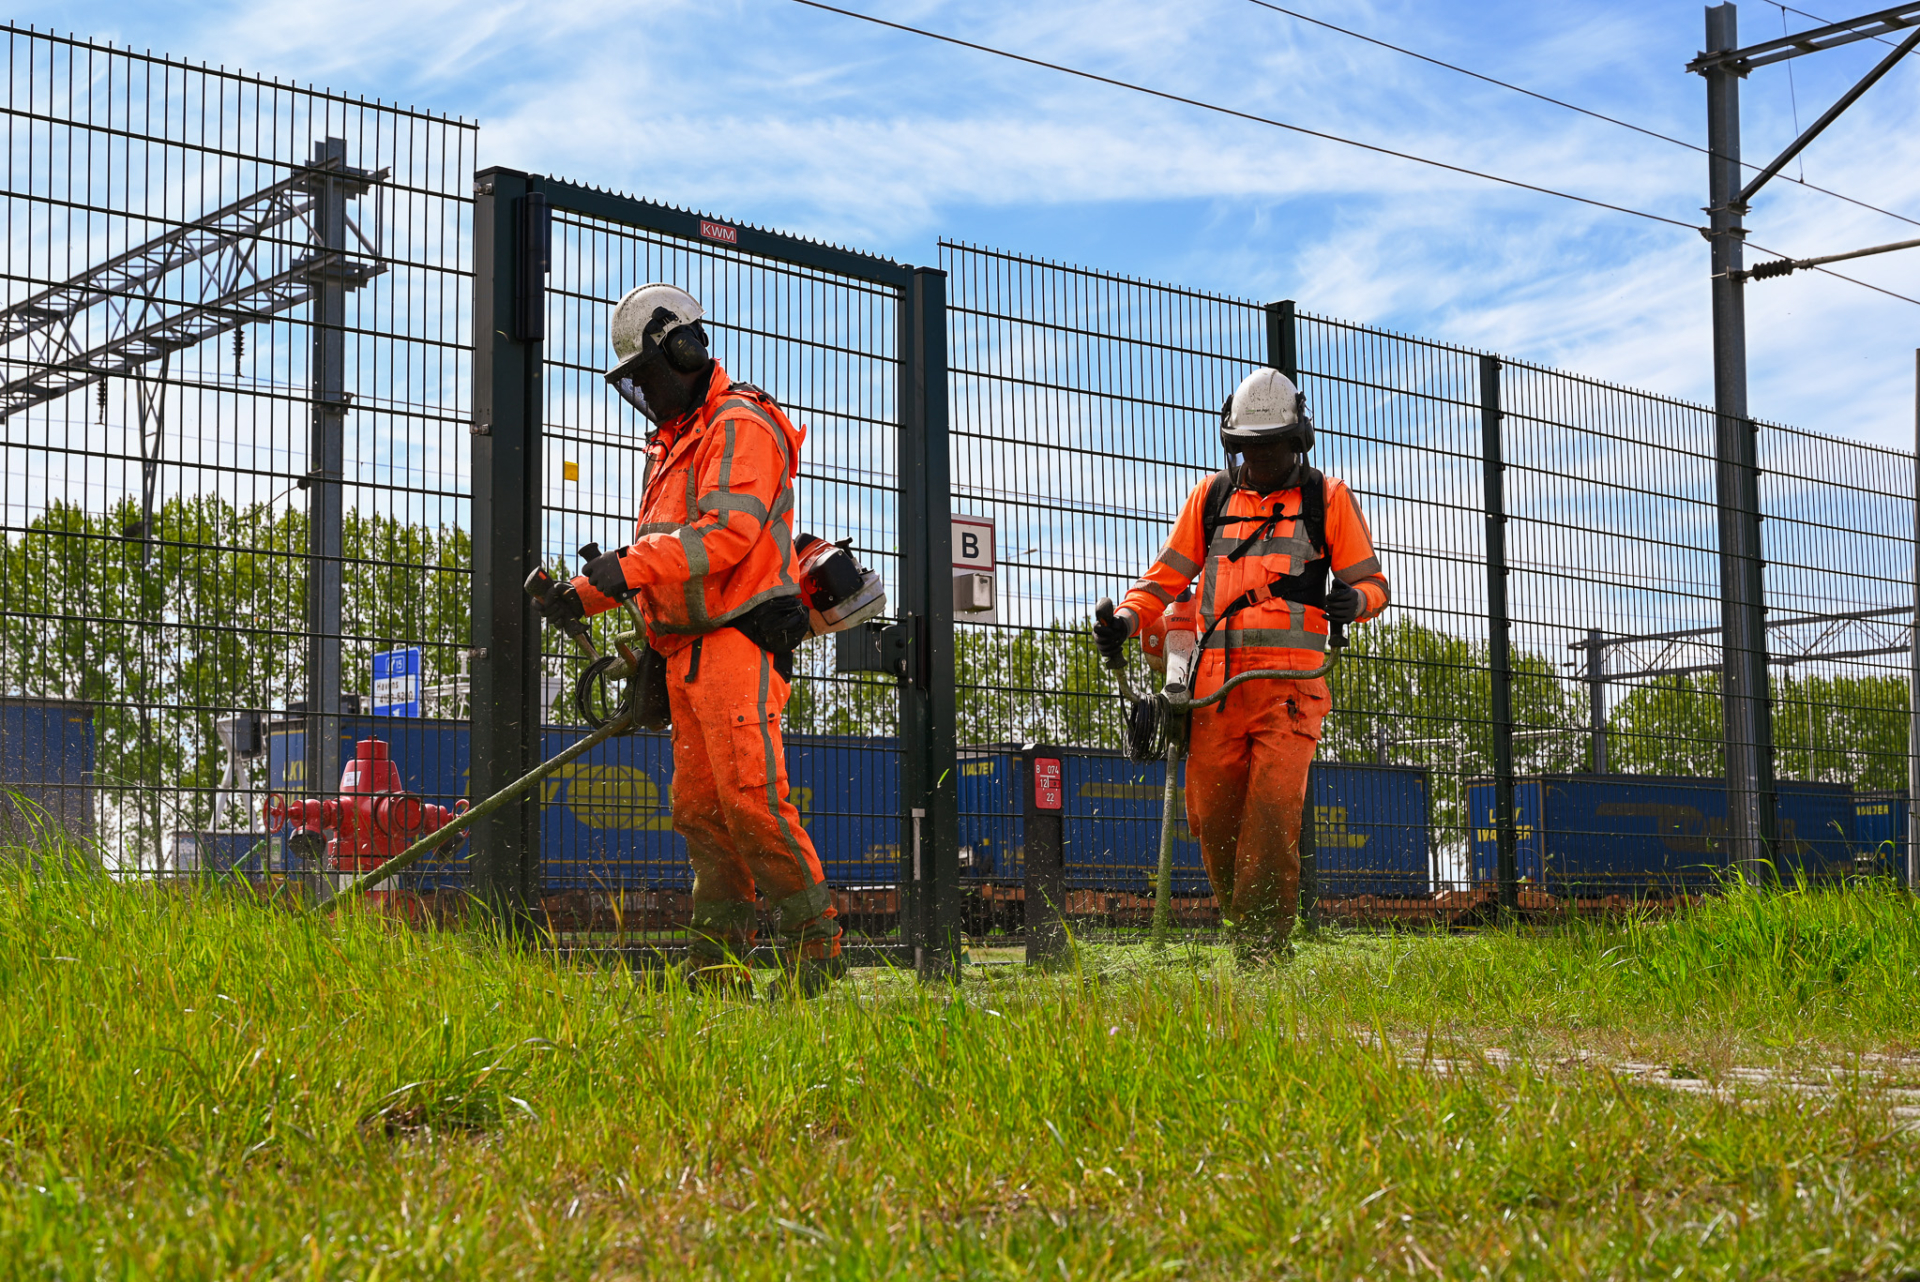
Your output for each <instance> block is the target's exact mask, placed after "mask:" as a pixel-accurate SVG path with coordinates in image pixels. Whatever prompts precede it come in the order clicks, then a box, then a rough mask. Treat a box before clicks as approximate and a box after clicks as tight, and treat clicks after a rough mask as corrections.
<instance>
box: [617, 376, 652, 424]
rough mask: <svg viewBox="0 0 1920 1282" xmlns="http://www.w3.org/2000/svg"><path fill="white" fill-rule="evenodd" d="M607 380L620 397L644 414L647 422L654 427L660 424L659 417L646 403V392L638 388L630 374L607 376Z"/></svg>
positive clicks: (638, 385)
mask: <svg viewBox="0 0 1920 1282" xmlns="http://www.w3.org/2000/svg"><path fill="white" fill-rule="evenodd" d="M607 382H609V383H611V384H612V385H613V390H614V391H616V392H618V393H619V394H620V399H621V400H623V401H625V402H626V403H627V404H629V405H631V406H633V408H635V409H637V410H639V411H640V413H641V414H642V415H644V416H645V418H646V420H647V422H649V423H652V424H653V425H654V426H655V427H658V426H660V419H659V417H658V416H657V415H655V414H654V412H653V407H652V406H650V405H648V404H647V394H646V393H645V392H643V391H641V390H640V384H638V383H636V382H635V381H634V380H633V376H632V375H630V374H627V375H622V376H620V377H619V378H608V379H607Z"/></svg>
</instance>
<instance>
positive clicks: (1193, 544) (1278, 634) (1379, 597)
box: [1120, 477, 1389, 693]
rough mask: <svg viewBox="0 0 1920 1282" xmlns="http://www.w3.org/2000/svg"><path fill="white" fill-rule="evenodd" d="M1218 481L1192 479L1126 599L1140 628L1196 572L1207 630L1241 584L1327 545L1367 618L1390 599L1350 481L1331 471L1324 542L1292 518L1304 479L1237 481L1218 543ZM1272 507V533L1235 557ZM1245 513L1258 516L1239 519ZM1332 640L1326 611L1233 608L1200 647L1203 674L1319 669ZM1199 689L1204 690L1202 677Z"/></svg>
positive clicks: (1279, 603)
mask: <svg viewBox="0 0 1920 1282" xmlns="http://www.w3.org/2000/svg"><path fill="white" fill-rule="evenodd" d="M1211 481H1212V478H1211V477H1209V478H1207V479H1206V480H1203V481H1201V482H1200V483H1199V484H1198V485H1196V486H1194V487H1193V492H1192V493H1191V494H1189V495H1188V496H1187V502H1186V506H1184V507H1183V508H1181V509H1180V516H1179V519H1178V520H1176V521H1175V522H1174V526H1173V533H1172V535H1170V536H1169V537H1168V539H1167V542H1166V544H1165V546H1163V547H1162V548H1161V549H1160V555H1159V557H1158V558H1156V559H1155V560H1154V563H1153V564H1152V565H1151V566H1149V567H1147V572H1146V573H1145V574H1143V575H1141V576H1140V579H1139V581H1138V582H1136V583H1135V584H1134V585H1133V589H1132V591H1130V592H1128V593H1127V595H1126V599H1125V600H1123V601H1122V602H1121V603H1120V605H1121V607H1122V608H1123V609H1128V610H1131V611H1133V613H1134V614H1135V615H1136V616H1137V617H1138V618H1139V620H1140V625H1141V628H1142V629H1145V628H1146V627H1147V626H1148V625H1150V624H1152V623H1153V622H1154V621H1155V620H1157V619H1158V618H1159V617H1160V615H1161V612H1162V611H1164V610H1165V609H1166V608H1167V606H1168V605H1169V604H1170V603H1171V602H1172V601H1173V599H1174V598H1175V597H1177V596H1178V595H1179V594H1180V593H1181V591H1182V590H1183V589H1185V588H1186V586H1187V585H1188V584H1189V583H1192V582H1193V580H1194V578H1195V577H1196V576H1197V577H1198V578H1199V579H1200V588H1199V591H1198V593H1197V594H1196V595H1197V597H1198V605H1199V616H1198V629H1199V631H1200V632H1202V633H1204V632H1206V630H1207V629H1208V628H1209V627H1212V625H1213V623H1214V620H1215V618H1216V617H1217V613H1216V612H1217V610H1218V609H1219V608H1221V607H1224V606H1226V605H1228V604H1229V603H1231V602H1232V601H1233V600H1234V598H1236V597H1238V596H1239V595H1240V594H1241V593H1243V592H1245V591H1247V590H1248V589H1249V588H1252V589H1261V588H1264V587H1266V586H1267V585H1269V584H1271V583H1273V582H1274V581H1275V580H1277V579H1280V578H1282V577H1283V576H1286V575H1295V574H1299V573H1300V572H1301V571H1303V570H1304V569H1306V567H1307V564H1308V563H1309V562H1311V561H1314V560H1317V559H1318V558H1319V557H1320V556H1321V555H1322V554H1323V552H1324V554H1325V556H1326V557H1327V560H1328V563H1329V565H1330V566H1331V567H1332V569H1333V572H1334V574H1335V575H1336V576H1338V578H1339V579H1340V581H1341V582H1343V583H1346V584H1348V585H1350V586H1352V587H1354V588H1357V589H1358V590H1359V591H1360V592H1361V593H1362V594H1363V595H1364V596H1365V598H1366V602H1365V607H1364V608H1363V609H1362V610H1361V612H1360V618H1362V619H1370V618H1372V617H1373V616H1374V615H1376V614H1378V613H1380V611H1382V610H1384V609H1385V608H1386V606H1387V601H1388V599H1389V598H1388V591H1387V578H1386V575H1385V574H1383V573H1382V572H1381V570H1380V558H1379V557H1378V556H1376V555H1374V551H1373V534H1372V532H1371V531H1370V530H1368V528H1367V522H1366V518H1365V517H1363V516H1361V515H1360V507H1359V505H1358V504H1357V503H1355V502H1354V498H1353V492H1352V491H1350V490H1349V489H1347V485H1346V482H1344V481H1338V480H1335V479H1334V478H1333V477H1327V478H1326V501H1327V546H1326V547H1325V548H1324V549H1321V548H1316V547H1314V546H1312V544H1311V543H1309V542H1308V540H1307V532H1306V528H1305V525H1304V523H1303V522H1301V521H1299V520H1298V519H1295V518H1298V517H1299V515H1300V487H1299V486H1298V485H1296V486H1294V487H1293V488H1292V489H1287V490H1276V491H1275V492H1274V493H1272V494H1259V493H1257V492H1255V491H1254V490H1251V489H1248V488H1246V487H1244V486H1241V487H1236V488H1235V489H1234V490H1233V491H1232V492H1231V493H1230V494H1229V495H1228V496H1227V502H1226V506H1225V508H1224V509H1223V510H1222V513H1221V516H1222V519H1221V522H1220V524H1219V525H1218V526H1217V528H1216V529H1215V530H1214V535H1213V546H1212V547H1210V548H1209V547H1203V546H1202V543H1203V527H1204V525H1205V521H1206V506H1207V488H1208V485H1209V484H1210V483H1211ZM1274 514H1279V516H1280V517H1281V519H1280V520H1278V521H1277V522H1275V523H1274V525H1273V526H1272V527H1271V528H1270V529H1268V531H1267V536H1266V537H1265V538H1263V539H1262V540H1261V541H1259V542H1257V543H1255V544H1254V545H1253V546H1252V547H1250V548H1248V549H1247V551H1246V552H1245V553H1244V554H1243V555H1242V556H1241V557H1240V559H1239V560H1237V561H1229V560H1228V559H1227V557H1228V554H1230V553H1232V552H1233V551H1235V550H1236V549H1237V548H1239V546H1240V545H1241V543H1242V542H1243V541H1245V539H1246V538H1247V537H1248V536H1249V535H1252V534H1254V533H1255V532H1256V531H1257V530H1259V529H1260V528H1261V523H1262V521H1263V520H1264V518H1266V517H1268V516H1271V515H1274ZM1243 517H1251V518H1253V519H1252V520H1240V519H1238V518H1243ZM1326 649H1327V616H1326V613H1325V612H1324V611H1322V610H1321V609H1320V608H1319V607H1318V606H1312V605H1300V604H1297V603H1295V602H1292V601H1287V600H1283V599H1281V598H1279V597H1272V598H1269V599H1267V600H1264V601H1259V602H1257V603H1255V604H1253V605H1250V606H1248V607H1246V608H1245V609H1243V610H1241V611H1239V612H1238V613H1236V614H1234V615H1232V616H1231V617H1230V618H1228V620H1227V621H1226V622H1224V623H1222V624H1221V625H1220V626H1219V628H1217V629H1216V630H1215V631H1214V633H1213V636H1212V637H1210V638H1209V639H1208V641H1207V650H1206V653H1205V654H1204V655H1202V656H1201V665H1200V674H1199V675H1200V678H1201V680H1202V681H1204V682H1205V686H1206V687H1207V688H1211V687H1212V686H1214V685H1217V684H1218V683H1219V682H1220V681H1221V680H1223V679H1225V677H1227V676H1228V675H1231V674H1232V673H1234V672H1245V671H1247V670H1248V669H1250V668H1295V669H1299V668H1315V667H1318V666H1319V665H1320V663H1321V655H1323V654H1324V653H1326ZM1195 689H1196V692H1199V693H1204V689H1203V688H1202V686H1201V684H1200V682H1198V681H1197V682H1196V684H1195Z"/></svg>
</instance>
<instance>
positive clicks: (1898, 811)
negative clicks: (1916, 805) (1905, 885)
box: [1853, 789, 1907, 872]
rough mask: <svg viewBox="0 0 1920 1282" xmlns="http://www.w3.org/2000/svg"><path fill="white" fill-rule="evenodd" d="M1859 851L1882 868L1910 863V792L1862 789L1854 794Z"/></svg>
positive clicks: (1855, 838)
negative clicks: (1868, 790) (1908, 830)
mask: <svg viewBox="0 0 1920 1282" xmlns="http://www.w3.org/2000/svg"><path fill="white" fill-rule="evenodd" d="M1853 849H1854V853H1855V855H1856V856H1857V857H1858V858H1859V859H1861V860H1864V861H1867V862H1870V863H1872V864H1873V865H1875V866H1876V867H1877V868H1879V869H1881V870H1882V871H1887V872H1892V871H1895V870H1904V869H1905V868H1906V866H1907V794H1906V791H1905V790H1904V789H1903V790H1901V791H1899V792H1861V793H1855V794H1854V798H1853Z"/></svg>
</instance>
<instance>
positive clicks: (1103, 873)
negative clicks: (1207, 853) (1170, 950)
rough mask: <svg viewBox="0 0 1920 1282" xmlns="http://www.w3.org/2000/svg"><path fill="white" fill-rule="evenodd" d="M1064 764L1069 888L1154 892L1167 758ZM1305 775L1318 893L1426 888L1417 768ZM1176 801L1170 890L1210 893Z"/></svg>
mask: <svg viewBox="0 0 1920 1282" xmlns="http://www.w3.org/2000/svg"><path fill="white" fill-rule="evenodd" d="M1062 770H1063V773H1064V774H1065V781H1066V790H1067V797H1066V825H1065V827H1066V845H1067V881H1068V885H1070V886H1071V887H1073V888H1074V889H1096V890H1115V891H1126V892H1132V893H1135V894H1150V893H1152V887H1153V877H1154V872H1155V870H1156V869H1157V867H1158V866H1159V860H1160V813H1161V808H1162V806H1163V804H1164V796H1165V793H1164V790H1165V787H1166V778H1167V774H1166V764H1165V763H1164V762H1158V761H1155V762H1146V763H1138V762H1132V761H1128V760H1127V759H1126V758H1125V757H1121V756H1118V755H1107V754H1090V753H1070V754H1067V756H1066V759H1065V761H1064V762H1063V763H1062ZM1309 781H1310V782H1309V789H1310V792H1311V796H1312V800H1313V807H1312V810H1313V828H1314V840H1315V849H1316V851H1317V854H1318V864H1319V870H1320V893H1321V894H1322V895H1326V896H1342V897H1344V896H1351V895H1428V894H1431V893H1432V890H1433V880H1432V876H1431V873H1430V857H1429V850H1428V844H1429V840H1428V832H1429V823H1428V815H1427V772H1426V770H1425V769H1424V768H1422V767H1418V766H1372V765H1356V764H1348V763H1344V762H1334V761H1324V762H1316V763H1314V766H1313V771H1312V773H1311V775H1310V776H1309ZM1174 804H1175V807H1176V813H1177V816H1178V819H1177V824H1178V826H1177V827H1176V828H1175V830H1174V846H1173V893H1174V894H1176V895H1180V896H1192V895H1207V894H1211V893H1212V886H1211V884H1210V883H1209V882H1208V880H1207V874H1206V869H1205V868H1204V867H1203V866H1202V864H1201V862H1200V843H1199V842H1198V841H1197V840H1196V839H1195V838H1194V836H1193V834H1192V833H1191V832H1190V831H1189V830H1188V828H1187V815H1186V795H1185V790H1184V789H1182V790H1181V791H1180V792H1179V793H1178V794H1177V795H1176V796H1175V799H1174Z"/></svg>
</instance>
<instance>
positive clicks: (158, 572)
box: [0, 27, 475, 880]
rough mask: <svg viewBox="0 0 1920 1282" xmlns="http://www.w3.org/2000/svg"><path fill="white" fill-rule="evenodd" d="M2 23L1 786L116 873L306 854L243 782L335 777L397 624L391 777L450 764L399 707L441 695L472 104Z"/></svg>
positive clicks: (361, 726) (456, 481) (295, 785)
mask: <svg viewBox="0 0 1920 1282" xmlns="http://www.w3.org/2000/svg"><path fill="white" fill-rule="evenodd" d="M5 38H6V44H7V53H8V60H9V77H8V101H7V108H6V126H7V136H8V154H7V158H6V167H7V172H6V182H5V196H4V200H5V207H4V208H5V250H4V252H5V255H6V263H5V297H4V302H3V303H0V364H3V365H4V375H3V376H0V377H4V387H0V415H4V426H3V427H0V451H4V459H5V466H4V481H3V482H0V484H3V485H4V491H3V492H0V514H3V521H4V531H3V537H4V548H3V549H0V551H3V552H4V562H3V563H0V671H3V672H4V676H0V689H3V690H4V699H5V701H6V704H5V709H4V714H3V716H4V720H0V775H4V780H3V781H4V782H5V783H6V784H7V785H8V786H9V787H10V788H13V789H14V790H15V791H16V793H17V794H18V796H19V797H20V798H22V799H23V801H24V802H25V803H26V804H23V805H19V806H16V807H15V808H14V809H13V811H12V812H11V813H12V818H13V819H14V821H15V822H20V823H24V822H27V821H28V820H29V819H30V818H31V817H32V812H33V811H34V810H35V809H36V804H37V805H38V806H44V807H45V809H47V810H48V811H50V812H51V813H52V814H53V815H54V816H56V817H64V818H65V819H66V820H67V821H68V822H69V823H70V824H74V825H77V826H79V827H81V828H84V829H86V830H88V831H91V832H94V833H95V834H96V835H97V836H98V837H99V838H101V848H102V850H103V852H104V858H105V859H106V860H107V862H108V863H109V865H110V866H111V867H113V868H114V869H116V870H119V871H123V872H127V873H135V872H138V873H143V874H155V873H161V874H167V873H176V872H186V871H193V870H203V871H204V870H209V869H216V868H217V869H242V868H244V869H246V870H248V871H251V872H254V873H257V874H259V875H262V876H269V877H278V876H283V875H285V874H288V873H300V872H307V871H318V868H319V863H318V858H319V852H318V851H317V849H316V848H315V845H314V842H313V840H312V839H311V838H313V837H316V836H317V835H318V834H317V833H309V834H308V837H309V840H306V841H302V842H293V843H291V844H289V843H288V842H285V841H271V842H270V841H267V840H265V833H264V832H263V826H264V820H263V819H262V816H261V802H262V800H263V798H264V795H265V794H266V793H267V792H269V791H276V792H291V793H297V794H302V795H304V794H305V793H307V792H308V791H309V790H310V789H311V790H313V791H316V792H326V793H331V792H332V791H333V787H332V785H333V784H334V783H335V782H336V781H337V780H338V778H339V773H340V759H341V757H342V754H343V752H344V754H345V756H346V757H347V758H349V759H350V758H351V757H352V752H353V750H352V747H351V741H352V740H354V739H357V738H365V737H371V736H372V734H373V732H374V723H373V722H372V721H371V719H370V718H369V716H368V715H367V714H370V713H371V712H372V711H373V706H372V700H373V698H374V696H375V695H376V690H375V689H374V686H373V677H372V671H371V664H372V656H373V654H374V653H376V652H385V651H391V650H396V649H405V648H412V649H417V650H418V651H419V652H420V655H421V660H422V665H421V666H422V670H423V680H421V681H419V682H417V683H416V686H419V685H423V686H424V687H425V689H424V690H420V689H418V688H415V687H409V692H410V693H411V694H412V696H413V697H412V698H411V700H410V701H409V702H408V703H407V704H405V705H403V707H402V708H401V710H402V711H406V712H411V713H412V714H413V717H414V719H412V720H411V721H400V722H385V721H383V722H381V723H380V725H381V726H383V727H385V730H384V731H383V732H382V734H381V737H383V738H385V739H387V740H389V741H390V742H391V743H392V746H393V759H394V760H395V761H396V762H397V763H398V764H399V766H400V767H401V773H402V777H403V779H404V782H405V785H406V786H407V787H408V788H409V789H410V790H411V791H412V792H413V793H415V794H416V795H422V796H424V797H425V799H426V800H428V801H430V802H434V803H440V804H452V803H453V802H454V801H455V799H456V798H457V797H458V796H460V795H461V794H462V793H463V792H464V790H465V782H464V779H463V778H462V777H461V770H462V767H461V763H460V762H459V761H457V760H456V759H455V758H454V757H453V755H452V754H451V752H450V751H446V750H444V749H445V743H444V736H441V735H438V734H436V733H434V732H433V726H432V723H431V722H430V721H429V720H427V719H426V718H429V717H431V716H433V715H440V716H444V717H455V716H461V715H464V708H463V707H461V706H460V705H461V688H462V675H461V674H462V669H463V657H462V656H463V654H464V647H465V645H466V640H465V637H466V619H465V611H466V598H467V577H468V576H467V568H466V567H467V563H468V562H467V553H466V534H465V532H464V527H465V512H466V497H465V480H464V475H465V468H466V448H465V446H466V436H467V433H466V423H465V415H464V412H463V408H462V407H463V405H464V404H465V401H466V397H467V381H468V375H467V358H466V352H465V342H466V339H465V335H464V332H463V331H464V327H465V325H466V320H467V315H468V294H469V290H468V281H467V266H466V261H465V259H466V226H467V211H466V208H465V205H466V203H467V197H466V191H467V186H468V183H469V180H470V179H469V175H470V174H471V171H472V168H473V160H474V155H473V151H474V141H475V137H474V130H473V127H472V126H471V125H467V124H464V123H462V122H459V121H454V120H449V119H446V118H444V117H440V116H436V115H433V114H431V113H427V112H419V111H412V110H403V109H400V108H396V107H390V106H381V105H376V104H372V103H368V102H366V101H364V100H360V99H354V98H348V97H345V96H341V95H336V94H331V93H327V92H324V91H321V90H315V89H310V88H309V89H301V88H296V87H294V86H292V85H288V84H280V83H276V82H273V81H270V80H263V79H259V78H256V77H251V76H246V75H242V74H239V73H235V72H228V71H224V70H213V69H210V68H207V67H204V66H199V67H196V66H192V65H189V64H187V63H184V62H179V61H174V60H170V59H166V58H161V57H154V56H150V55H145V54H137V53H132V52H129V51H127V50H124V49H115V48H111V47H106V46H102V45H97V44H90V43H87V42H84V41H77V40H72V39H63V38H58V37H54V36H51V35H46V34H40V33H34V32H29V31H23V30H21V29H19V28H16V27H8V28H5ZM423 695H424V698H422V696H423ZM223 737H224V739H225V742H224V743H223ZM342 741H346V746H345V748H344V749H343V748H342V747H341V746H339V745H340V744H341V742H342ZM23 812H24V813H23ZM416 880H417V879H416Z"/></svg>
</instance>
